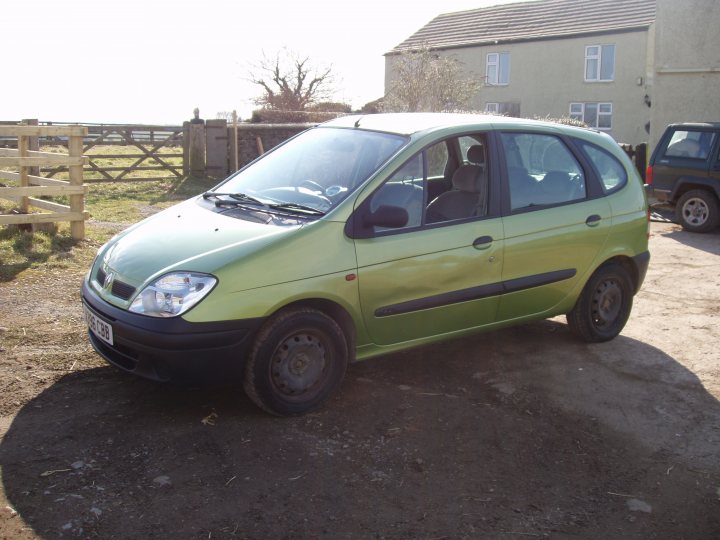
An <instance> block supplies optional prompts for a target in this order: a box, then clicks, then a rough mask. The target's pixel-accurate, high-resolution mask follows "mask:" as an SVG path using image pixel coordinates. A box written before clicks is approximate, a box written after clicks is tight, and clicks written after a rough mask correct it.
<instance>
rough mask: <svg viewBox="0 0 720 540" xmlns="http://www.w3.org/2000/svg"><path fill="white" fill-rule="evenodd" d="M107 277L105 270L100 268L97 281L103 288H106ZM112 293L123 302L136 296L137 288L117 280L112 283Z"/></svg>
mask: <svg viewBox="0 0 720 540" xmlns="http://www.w3.org/2000/svg"><path fill="white" fill-rule="evenodd" d="M106 277H107V273H105V270H103V269H102V268H98V271H97V272H96V273H95V279H96V280H97V282H98V283H99V284H100V286H101V287H103V288H105V278H106ZM110 292H111V293H112V294H113V295H114V296H117V297H118V298H122V299H123V300H130V298H131V297H132V295H133V294H135V287H133V286H132V285H128V284H127V283H125V282H122V281H117V280H115V281H113V283H112V287H111V288H110Z"/></svg>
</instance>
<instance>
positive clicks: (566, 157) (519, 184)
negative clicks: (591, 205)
mask: <svg viewBox="0 0 720 540" xmlns="http://www.w3.org/2000/svg"><path fill="white" fill-rule="evenodd" d="M501 140H502V145H503V148H504V150H505V164H506V166H507V171H508V182H509V187H510V208H511V210H518V209H521V208H528V207H532V206H547V205H554V204H562V203H566V202H570V201H576V200H580V199H584V198H585V193H586V189H585V174H584V172H583V170H582V167H581V166H580V164H579V163H578V162H577V160H576V159H575V157H574V156H573V155H572V153H571V152H570V150H569V149H568V147H567V146H565V143H564V142H563V141H561V140H560V139H559V138H557V137H555V136H552V135H542V134H538V133H502V134H501Z"/></svg>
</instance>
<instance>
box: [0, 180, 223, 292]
mask: <svg viewBox="0 0 720 540" xmlns="http://www.w3.org/2000/svg"><path fill="white" fill-rule="evenodd" d="M216 183H217V181H216V180H209V179H199V178H192V177H189V178H182V179H174V180H167V179H165V180H156V181H155V180H153V181H146V182H134V183H133V182H113V183H109V182H107V183H106V182H103V183H94V184H90V192H89V194H88V196H87V198H86V199H85V208H86V210H87V211H88V212H90V214H91V216H92V217H91V219H90V220H89V221H87V222H86V227H85V229H86V238H85V239H84V240H81V241H76V240H73V239H72V237H71V236H70V225H69V223H65V222H61V223H59V224H58V225H57V227H52V226H51V227H49V230H48V231H45V232H43V231H38V232H26V231H22V230H20V229H19V228H17V227H2V228H0V282H8V281H12V280H14V279H16V278H18V276H20V275H21V274H22V273H23V272H25V271H26V270H39V271H42V270H43V269H51V268H60V269H67V270H73V271H78V272H81V271H84V270H83V269H87V268H88V266H89V265H90V262H91V261H92V259H93V257H94V256H95V252H97V249H98V248H99V247H100V246H101V245H102V244H103V243H104V242H106V241H107V240H108V239H109V238H110V237H111V236H112V235H114V234H115V233H117V232H118V231H120V230H122V229H124V228H126V227H127V226H129V225H131V224H132V223H135V222H137V221H139V220H141V219H143V218H145V217H147V216H149V215H151V214H153V213H155V212H157V211H159V210H162V209H164V208H167V207H169V206H172V205H173V204H176V203H178V202H180V201H183V200H185V199H188V198H190V197H192V196H194V195H197V194H198V193H201V192H203V191H206V190H207V189H209V188H210V187H212V186H213V185H215V184H216ZM62 199H63V198H62V197H55V198H53V200H55V201H57V202H63V201H62ZM13 206H14V205H13V203H11V202H9V201H3V200H1V199H0V213H7V212H8V211H9V210H10V209H12V208H13Z"/></svg>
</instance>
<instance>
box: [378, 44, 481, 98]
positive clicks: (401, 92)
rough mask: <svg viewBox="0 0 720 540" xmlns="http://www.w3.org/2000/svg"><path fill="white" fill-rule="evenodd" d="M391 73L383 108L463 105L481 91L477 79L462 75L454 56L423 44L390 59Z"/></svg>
mask: <svg viewBox="0 0 720 540" xmlns="http://www.w3.org/2000/svg"><path fill="white" fill-rule="evenodd" d="M391 61H392V62H393V63H392V76H391V83H390V85H389V89H388V91H387V93H386V95H385V99H384V100H383V110H385V111H393V112H417V111H425V112H441V111H456V110H462V109H463V108H466V107H467V105H468V103H469V102H470V100H471V99H472V98H473V97H474V96H475V95H477V93H478V92H479V90H480V82H479V81H478V80H474V79H472V78H471V77H468V76H466V75H464V73H463V69H462V64H461V63H460V62H459V61H458V60H457V59H455V58H452V57H449V56H441V55H439V54H437V53H435V52H433V51H431V50H430V49H428V48H427V46H426V47H423V48H422V49H419V50H414V51H408V52H404V53H401V54H400V55H398V56H396V57H394V58H393V59H392V60H391Z"/></svg>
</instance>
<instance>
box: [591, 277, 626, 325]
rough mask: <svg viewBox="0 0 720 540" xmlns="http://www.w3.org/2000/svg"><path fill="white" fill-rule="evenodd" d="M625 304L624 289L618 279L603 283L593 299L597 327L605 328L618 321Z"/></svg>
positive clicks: (593, 313) (593, 315) (594, 319)
mask: <svg viewBox="0 0 720 540" xmlns="http://www.w3.org/2000/svg"><path fill="white" fill-rule="evenodd" d="M622 304H623V289H622V286H621V284H620V282H619V281H618V280H617V279H614V278H610V279H605V280H603V281H601V282H600V283H599V284H598V286H597V288H596V289H595V294H593V298H592V320H593V323H594V324H595V326H596V327H598V328H605V327H607V326H610V325H612V324H613V323H615V322H616V321H617V318H618V316H619V315H620V310H621V309H622Z"/></svg>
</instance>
